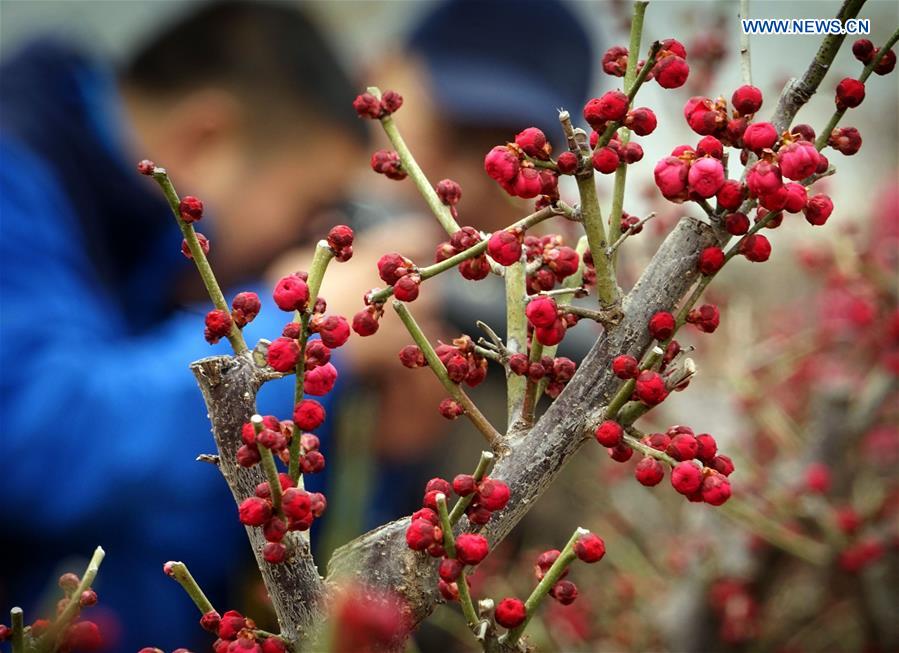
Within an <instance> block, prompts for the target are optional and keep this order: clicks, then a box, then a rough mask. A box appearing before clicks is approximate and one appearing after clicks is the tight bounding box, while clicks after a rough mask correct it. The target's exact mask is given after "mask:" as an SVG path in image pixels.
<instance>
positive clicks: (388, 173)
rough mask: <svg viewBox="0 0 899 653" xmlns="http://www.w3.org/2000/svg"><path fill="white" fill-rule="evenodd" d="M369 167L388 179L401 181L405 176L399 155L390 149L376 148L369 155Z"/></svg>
mask: <svg viewBox="0 0 899 653" xmlns="http://www.w3.org/2000/svg"><path fill="white" fill-rule="evenodd" d="M370 163H371V169H372V170H374V171H375V172H377V173H378V174H381V175H384V176H385V177H387V178H388V179H393V180H394V181H401V180H403V179H405V178H406V175H407V173H406V171H405V170H403V164H402V162H401V161H400V155H399V154H397V153H396V152H393V151H390V150H378V151H377V152H375V153H374V154H372V155H371V161H370Z"/></svg>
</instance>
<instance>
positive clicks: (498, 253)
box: [487, 229, 523, 265]
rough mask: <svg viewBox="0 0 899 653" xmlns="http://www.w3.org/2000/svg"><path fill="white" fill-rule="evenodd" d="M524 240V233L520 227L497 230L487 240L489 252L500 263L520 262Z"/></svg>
mask: <svg viewBox="0 0 899 653" xmlns="http://www.w3.org/2000/svg"><path fill="white" fill-rule="evenodd" d="M522 240H523V236H522V233H521V231H520V230H518V229H514V230H508V229H505V230H502V231H497V232H496V233H494V234H493V235H492V236H490V240H489V241H487V253H488V254H489V255H490V258H492V259H493V260H494V261H496V262H497V263H499V264H500V265H512V264H514V263H518V260H519V259H520V258H521V243H522Z"/></svg>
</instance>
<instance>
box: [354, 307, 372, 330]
mask: <svg viewBox="0 0 899 653" xmlns="http://www.w3.org/2000/svg"><path fill="white" fill-rule="evenodd" d="M377 330H378V311H377V310H376V309H375V307H373V306H369V307H368V308H364V309H362V310H361V311H359V312H358V313H356V314H355V315H354V316H353V331H355V332H356V333H357V334H358V335H360V336H363V337H365V336H371V335H374V334H375V333H376V332H377Z"/></svg>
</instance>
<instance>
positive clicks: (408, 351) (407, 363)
mask: <svg viewBox="0 0 899 653" xmlns="http://www.w3.org/2000/svg"><path fill="white" fill-rule="evenodd" d="M400 362H401V363H402V364H403V366H404V367H408V368H409V369H410V370H412V369H415V368H417V367H424V366H425V365H427V364H428V362H427V361H426V360H425V355H424V354H423V353H422V351H421V349H420V348H419V347H418V345H406V346H405V347H403V348H402V349H401V350H400Z"/></svg>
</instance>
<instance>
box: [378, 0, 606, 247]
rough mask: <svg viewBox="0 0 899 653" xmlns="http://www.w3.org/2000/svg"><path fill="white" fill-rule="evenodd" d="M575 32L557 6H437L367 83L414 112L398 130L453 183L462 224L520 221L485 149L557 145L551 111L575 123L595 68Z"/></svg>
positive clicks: (427, 164) (476, 0)
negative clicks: (537, 140)
mask: <svg viewBox="0 0 899 653" xmlns="http://www.w3.org/2000/svg"><path fill="white" fill-rule="evenodd" d="M582 23H583V21H582V19H581V18H579V17H578V16H577V15H575V14H574V13H572V11H571V10H570V9H569V8H568V7H567V6H566V5H565V3H564V2H563V1H562V0H491V2H483V1H482V0H446V1H444V2H441V3H439V4H437V5H436V6H435V8H434V9H432V10H430V11H428V12H426V13H425V14H424V15H423V17H422V18H421V20H420V21H419V22H418V23H417V24H416V25H415V26H414V27H413V29H412V30H411V31H410V33H409V37H408V39H407V42H406V47H405V51H404V52H402V53H400V54H399V55H397V56H393V57H391V58H390V59H388V61H387V63H386V65H385V66H384V67H383V68H382V70H380V71H378V74H377V75H376V76H375V79H376V81H377V82H378V83H379V84H382V85H383V86H386V87H390V88H395V90H397V91H399V92H400V93H402V94H403V95H404V96H406V102H405V107H408V109H405V107H404V110H407V111H408V113H409V114H413V111H414V114H413V115H404V116H402V120H403V122H402V127H403V130H404V133H405V132H409V138H408V140H409V141H410V142H412V143H413V144H414V149H415V152H416V156H417V157H419V158H420V159H421V160H422V164H423V167H424V168H425V169H426V170H428V169H430V170H435V171H439V172H440V175H441V176H445V177H450V178H452V179H455V180H456V181H458V182H459V183H460V184H462V205H461V206H460V209H461V211H462V212H463V215H465V216H466V222H467V223H469V224H472V225H474V226H477V227H480V228H483V229H496V228H499V227H501V226H504V225H505V224H508V222H509V221H510V219H511V218H515V217H520V211H521V207H520V205H519V206H517V205H516V204H515V203H514V202H511V201H510V199H509V196H508V195H507V194H506V193H505V192H504V191H502V190H501V189H500V187H499V186H498V185H497V184H496V183H494V182H493V181H491V180H490V179H489V178H488V177H487V175H485V174H484V172H483V160H484V155H485V154H486V153H487V152H488V151H489V150H490V149H491V148H492V147H493V146H495V145H499V144H501V143H505V142H508V141H511V140H512V139H513V138H514V136H515V134H516V133H518V132H519V131H520V130H522V129H524V128H525V127H530V126H536V127H540V128H541V129H543V130H544V132H545V133H546V136H547V138H548V139H550V141H551V142H552V143H554V145H556V147H559V146H563V144H564V139H563V138H561V136H562V133H561V129H560V126H559V123H558V111H557V110H558V109H559V108H560V107H563V108H566V109H568V110H569V111H571V112H572V114H573V115H578V114H579V113H580V111H581V108H582V107H583V104H584V102H585V101H586V99H587V97H588V94H589V91H590V86H591V84H592V83H593V78H592V72H593V70H594V69H598V66H596V65H595V63H596V62H595V61H594V60H595V59H596V57H595V55H594V48H593V44H592V43H591V39H590V36H589V35H588V34H587V33H586V31H585V30H584V28H583V25H582ZM381 76H383V77H381ZM466 207H470V208H469V209H468V213H467V215H466ZM475 212H476V213H475Z"/></svg>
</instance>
